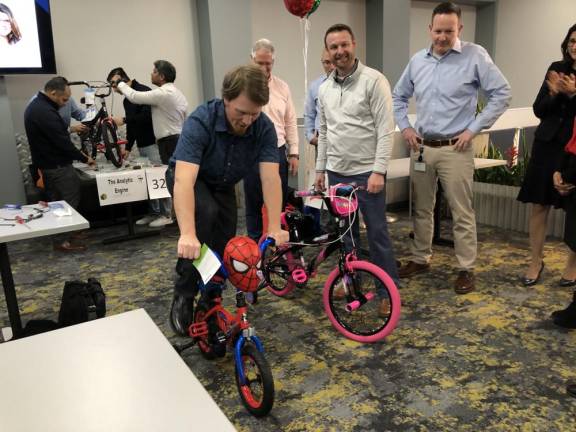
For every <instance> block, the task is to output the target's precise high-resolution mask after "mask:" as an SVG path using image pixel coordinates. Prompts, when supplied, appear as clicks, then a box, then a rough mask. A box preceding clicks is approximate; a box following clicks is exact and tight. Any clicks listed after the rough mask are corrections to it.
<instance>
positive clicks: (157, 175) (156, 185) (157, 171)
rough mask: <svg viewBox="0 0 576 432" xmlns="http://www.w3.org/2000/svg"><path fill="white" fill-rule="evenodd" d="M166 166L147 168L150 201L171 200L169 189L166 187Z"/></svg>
mask: <svg viewBox="0 0 576 432" xmlns="http://www.w3.org/2000/svg"><path fill="white" fill-rule="evenodd" d="M166 168H167V167H166V166H165V165H163V166H161V167H152V168H146V179H147V183H148V195H149V197H150V199H158V198H170V193H169V192H168V187H167V186H166V178H165V174H166Z"/></svg>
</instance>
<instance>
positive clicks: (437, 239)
mask: <svg viewBox="0 0 576 432" xmlns="http://www.w3.org/2000/svg"><path fill="white" fill-rule="evenodd" d="M442 192H443V190H442V184H441V183H440V180H438V187H437V188H436V204H435V205H434V234H433V235H432V244H435V245H437V246H448V247H454V242H453V241H452V240H447V239H443V238H442V237H441V235H442V234H441V232H440V224H441V222H442V218H441V217H440V212H441V210H442Z"/></svg>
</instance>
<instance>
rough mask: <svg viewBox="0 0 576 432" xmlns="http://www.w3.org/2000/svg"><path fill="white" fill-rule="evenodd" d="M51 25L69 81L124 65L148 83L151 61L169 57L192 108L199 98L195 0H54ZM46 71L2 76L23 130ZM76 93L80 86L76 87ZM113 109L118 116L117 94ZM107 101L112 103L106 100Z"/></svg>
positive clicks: (94, 76) (98, 75)
mask: <svg viewBox="0 0 576 432" xmlns="http://www.w3.org/2000/svg"><path fill="white" fill-rule="evenodd" d="M50 4H51V9H52V29H53V33H54V48H55V50H56V62H57V70H58V74H59V75H62V76H65V77H66V78H68V79H69V80H71V81H72V80H73V81H76V80H105V79H106V76H107V75H108V72H109V71H110V70H111V69H112V68H113V67H117V66H123V67H124V68H125V70H126V72H127V73H128V74H129V75H130V77H131V78H136V79H137V80H138V81H140V82H142V83H143V84H147V85H150V72H151V71H152V68H153V65H152V63H153V62H154V61H155V60H158V59H165V60H169V61H170V62H171V63H173V64H174V66H175V67H176V86H177V87H178V88H179V89H180V90H182V92H183V93H184V95H185V96H186V97H187V99H188V103H189V105H190V107H191V109H192V108H194V107H195V106H196V105H197V104H199V103H200V102H201V98H202V87H201V75H200V68H199V64H200V63H199V54H198V52H199V50H198V42H197V31H196V16H195V8H193V1H191V0H170V2H169V7H168V5H162V4H161V3H159V2H158V1H155V0H125V1H122V2H117V1H113V0H99V1H98V2H86V1H78V0H52V1H51V2H50ZM50 77H51V76H48V75H21V76H10V77H7V78H6V83H7V92H8V95H9V98H10V102H11V105H12V117H13V122H14V131H15V132H23V131H24V122H23V113H24V109H25V107H26V104H27V103H28V100H29V99H30V97H31V96H32V95H33V94H34V93H36V91H38V90H39V89H41V88H42V87H43V86H44V83H45V82H46V81H47V80H48V79H49V78H50ZM73 94H74V96H75V97H78V98H79V97H80V96H81V92H80V87H77V88H75V89H74V92H73ZM114 100H115V102H114V114H115V115H122V113H123V108H122V103H121V97H119V96H116V97H115V98H114ZM109 103H110V102H109Z"/></svg>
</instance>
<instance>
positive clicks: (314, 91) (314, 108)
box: [304, 49, 334, 146]
mask: <svg viewBox="0 0 576 432" xmlns="http://www.w3.org/2000/svg"><path fill="white" fill-rule="evenodd" d="M320 61H321V62H322V67H323V68H324V74H323V75H322V76H320V77H318V78H316V79H315V80H314V81H312V83H311V84H310V86H309V87H308V94H307V95H306V104H305V105H304V127H305V129H306V139H307V140H308V142H309V143H310V144H311V145H313V146H316V145H318V131H319V130H320V107H319V106H318V89H319V88H320V86H321V85H322V83H323V82H324V81H326V78H328V75H330V73H331V72H332V71H333V70H334V65H333V64H332V62H331V61H330V54H328V51H327V50H326V49H324V50H322V57H321V59H320Z"/></svg>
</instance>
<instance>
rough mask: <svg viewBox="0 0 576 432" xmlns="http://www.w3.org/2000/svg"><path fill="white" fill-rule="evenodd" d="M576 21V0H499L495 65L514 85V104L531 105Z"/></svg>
mask: <svg viewBox="0 0 576 432" xmlns="http://www.w3.org/2000/svg"><path fill="white" fill-rule="evenodd" d="M575 23H576V1H574V0H546V1H542V0H500V1H499V2H498V22H497V26H496V55H495V61H496V64H497V65H498V66H499V67H500V69H501V70H502V72H503V73H504V75H505V76H506V78H508V81H510V84H511V85H512V94H513V99H512V105H511V106H512V107H523V106H532V103H533V102H534V99H535V98H536V94H537V93H538V90H539V89H540V86H541V85H542V81H543V79H544V75H545V74H546V70H547V68H548V66H549V65H550V63H552V62H553V61H556V60H560V59H561V58H562V56H561V53H560V44H561V43H562V40H563V39H564V36H566V32H567V31H568V29H569V28H570V27H571V26H572V25H574V24H575Z"/></svg>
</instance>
